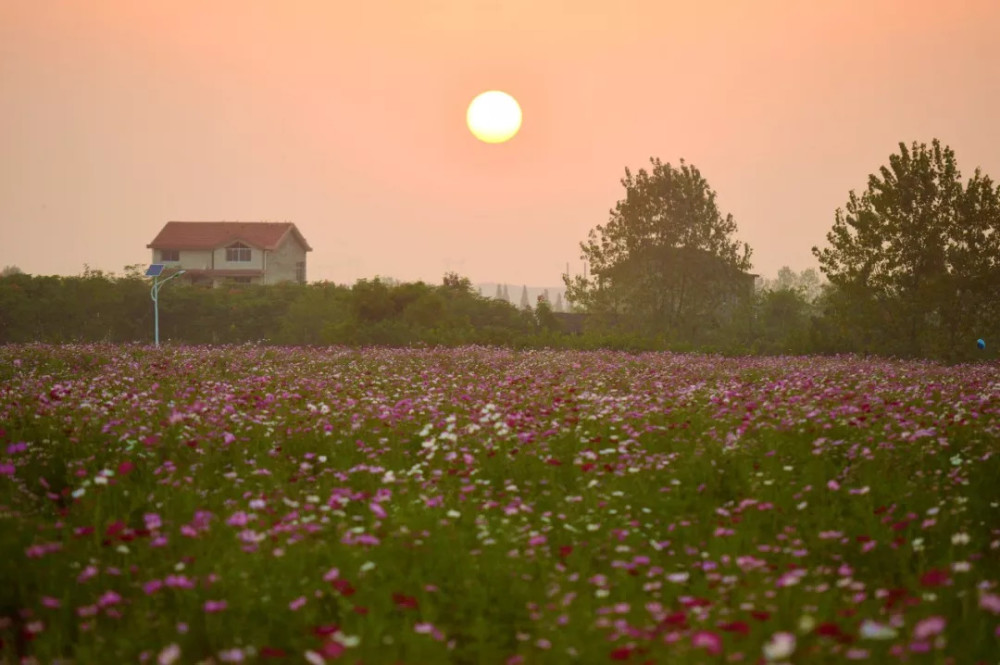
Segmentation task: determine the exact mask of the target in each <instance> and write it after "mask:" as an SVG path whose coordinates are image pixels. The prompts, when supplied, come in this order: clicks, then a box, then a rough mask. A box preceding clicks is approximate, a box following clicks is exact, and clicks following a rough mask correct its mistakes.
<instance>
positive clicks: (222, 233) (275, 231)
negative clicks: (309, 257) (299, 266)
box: [146, 222, 312, 252]
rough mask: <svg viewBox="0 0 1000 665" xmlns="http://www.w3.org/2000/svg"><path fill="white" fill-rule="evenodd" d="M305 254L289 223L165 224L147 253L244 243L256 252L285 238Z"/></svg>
mask: <svg viewBox="0 0 1000 665" xmlns="http://www.w3.org/2000/svg"><path fill="white" fill-rule="evenodd" d="M289 234H291V235H293V236H295V238H296V239H297V240H298V241H299V243H301V244H302V246H303V247H304V248H305V250H306V251H307V252H311V251H312V247H310V246H309V243H307V242H306V239H305V238H304V237H303V236H302V234H301V233H300V232H299V230H298V229H297V228H296V227H295V225H294V224H292V223H291V222H167V223H166V225H165V226H164V227H163V229H162V230H161V231H160V233H159V234H158V235H157V236H156V238H154V239H153V242H151V243H149V244H148V245H146V247H148V248H150V249H216V248H219V247H224V246H226V245H228V244H230V243H233V242H244V243H246V244H248V245H251V246H253V247H257V248H259V249H267V250H272V249H277V248H278V247H280V246H281V245H282V244H283V243H284V242H285V238H286V237H287V236H288V235H289Z"/></svg>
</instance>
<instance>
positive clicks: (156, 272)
mask: <svg viewBox="0 0 1000 665" xmlns="http://www.w3.org/2000/svg"><path fill="white" fill-rule="evenodd" d="M161 274H163V264H162V263H154V264H153V265H151V266H149V268H148V269H147V270H146V277H159V276H160V275H161Z"/></svg>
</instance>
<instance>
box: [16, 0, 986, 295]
mask: <svg viewBox="0 0 1000 665" xmlns="http://www.w3.org/2000/svg"><path fill="white" fill-rule="evenodd" d="M998 26H1000V2H997V1H996V0H952V1H951V2H947V3H945V2H940V1H939V0H934V1H931V0H838V1H837V2H812V1H810V2H803V1H802V0H752V1H751V0H698V1H697V2H695V1H693V0H688V1H685V2H678V1H675V0H634V1H629V0H366V1H365V2H347V1H346V0H273V1H270V0H258V1H251V0H170V1H166V0H162V1H161V0H149V1H148V2H134V1H132V0H89V1H88V2H78V1H77V0H45V1H44V2H39V1H38V0H3V1H2V2H0V155H2V159H0V266H4V265H17V266H18V267H20V268H21V269H22V270H24V271H25V272H28V273H32V274H46V275H49V274H59V275H78V274H81V273H82V272H83V269H84V264H87V265H89V266H90V267H91V268H93V269H100V270H105V271H114V272H121V271H122V269H123V267H124V266H125V265H129V264H135V263H148V262H149V260H150V251H149V250H148V249H147V248H146V245H147V244H148V243H149V242H150V241H151V240H152V239H153V237H154V236H156V234H157V232H158V231H159V230H160V228H161V227H162V226H163V224H164V223H166V222H167V221H169V220H192V221H194V220H213V221H222V220H227V221H290V222H294V223H295V224H296V225H297V226H298V228H299V229H300V231H301V232H302V233H303V235H304V236H305V238H306V239H307V240H308V242H309V243H310V244H311V245H312V247H313V252H311V253H310V254H309V257H308V271H309V279H310V280H331V281H336V282H339V283H353V282H354V281H355V280H356V279H358V278H363V277H374V276H376V275H381V276H385V277H392V278H395V279H399V280H403V281H413V280H424V281H427V282H432V283H439V282H440V280H441V277H442V275H443V274H444V273H445V272H446V271H455V272H458V273H460V274H461V275H463V276H466V277H469V278H470V279H471V280H472V281H473V283H484V282H503V283H509V284H511V285H521V284H527V285H529V286H557V285H559V284H561V278H560V276H561V275H562V273H563V272H565V271H566V267H567V264H569V269H570V272H571V273H574V274H575V273H579V272H580V271H582V262H581V259H580V249H579V244H580V242H581V241H584V240H585V239H586V237H587V233H588V231H589V230H590V229H592V228H594V227H595V226H597V225H598V224H603V223H605V222H606V221H607V220H608V213H609V210H610V209H611V208H613V207H614V205H615V202H616V201H618V200H619V199H620V198H622V197H623V195H624V188H623V187H622V185H621V183H620V179H621V178H622V176H623V175H624V169H625V167H629V168H631V169H632V170H633V171H634V170H637V169H638V168H641V167H643V166H644V165H648V163H649V158H650V157H659V158H660V159H662V160H663V161H665V162H670V163H672V164H675V165H676V164H677V163H678V162H679V160H680V159H681V158H683V159H685V160H686V161H687V162H688V163H690V164H693V165H695V166H697V167H698V168H699V170H700V171H701V173H702V175H703V176H705V178H706V179H707V180H708V182H709V184H710V185H711V186H712V188H713V189H715V191H716V192H717V193H718V203H719V206H720V208H721V209H722V211H723V213H731V214H732V215H733V217H734V219H735V220H736V223H737V226H738V231H737V233H736V236H735V237H736V238H738V239H739V240H740V241H745V242H748V243H749V244H750V246H751V248H752V249H753V256H752V261H753V265H754V269H753V271H754V272H756V273H758V274H761V275H764V276H765V277H773V276H774V275H775V274H776V273H777V271H778V269H779V268H781V267H782V266H785V265H787V266H790V267H791V268H792V269H794V270H797V271H798V270H803V269H805V268H809V267H815V266H816V265H817V264H816V262H815V260H814V258H813V256H812V254H811V252H810V249H811V248H812V247H813V246H814V245H820V246H822V245H823V244H824V243H825V237H826V234H827V232H828V231H829V230H830V228H831V226H832V224H833V221H834V213H835V210H836V209H837V208H838V207H841V206H843V205H844V204H845V203H846V201H847V198H848V194H849V192H850V190H852V189H854V190H857V191H861V190H863V189H864V188H865V186H866V182H867V177H868V174H869V173H873V172H876V171H877V170H878V168H879V167H880V166H882V165H883V164H886V163H887V162H888V158H889V156H890V155H891V154H893V153H894V152H897V151H898V144H899V143H900V142H905V143H907V144H910V143H911V142H913V141H919V142H926V143H930V142H931V140H932V139H934V138H938V139H940V140H941V141H942V142H943V143H945V144H947V145H950V146H951V147H952V148H953V149H954V150H955V152H956V156H957V159H958V164H959V167H960V169H961V170H962V172H963V175H965V176H970V175H971V174H972V172H973V171H974V169H975V168H976V167H981V168H982V170H983V172H985V173H987V174H989V175H991V176H992V177H993V178H994V179H1000V127H998V119H1000V39H997V38H996V34H997V27H998ZM491 89H500V90H504V91H506V92H508V93H510V94H512V95H513V96H514V97H515V98H517V100H518V101H519V103H520V105H521V108H522V111H523V114H524V120H523V125H522V128H521V131H520V133H519V134H518V135H517V136H516V137H515V138H514V139H512V140H511V141H509V142H507V143H503V144H486V143H482V142H479V141H477V140H476V139H475V138H474V137H473V136H472V135H471V134H470V132H469V131H468V129H467V127H466V126H465V111H466V108H467V106H468V104H469V103H470V102H471V100H472V99H473V98H474V97H475V96H476V95H477V94H478V93H480V92H483V91H485V90H491ZM512 293H513V291H512Z"/></svg>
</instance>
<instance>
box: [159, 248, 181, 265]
mask: <svg viewBox="0 0 1000 665" xmlns="http://www.w3.org/2000/svg"><path fill="white" fill-rule="evenodd" d="M160 260H161V261H163V262H164V263H167V262H170V261H180V260H181V251H180V250H179V249H161V250H160Z"/></svg>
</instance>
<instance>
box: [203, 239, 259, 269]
mask: <svg viewBox="0 0 1000 665" xmlns="http://www.w3.org/2000/svg"><path fill="white" fill-rule="evenodd" d="M244 244H246V243H244ZM215 269H216V270H263V269H264V251H263V250H260V249H257V248H256V247H251V248H250V260H249V261H226V248H225V247H219V248H217V249H216V250H215Z"/></svg>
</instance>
